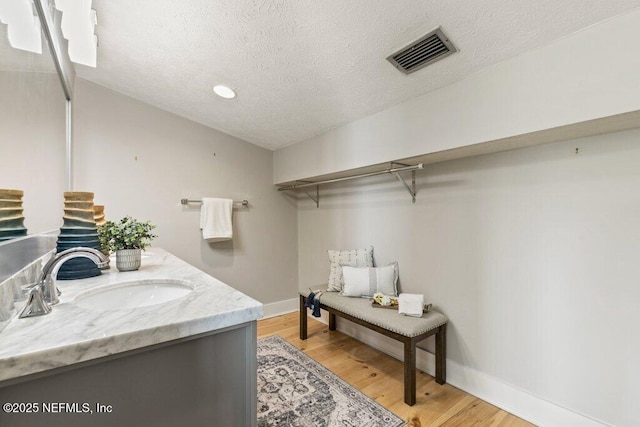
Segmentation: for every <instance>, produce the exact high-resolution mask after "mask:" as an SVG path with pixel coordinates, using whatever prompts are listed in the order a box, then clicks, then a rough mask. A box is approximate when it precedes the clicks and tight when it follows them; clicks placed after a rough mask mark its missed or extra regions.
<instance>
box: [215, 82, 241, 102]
mask: <svg viewBox="0 0 640 427" xmlns="http://www.w3.org/2000/svg"><path fill="white" fill-rule="evenodd" d="M213 91H214V92H215V93H216V95H218V96H221V97H222V98H225V99H233V98H235V97H236V93H235V91H234V90H233V89H231V88H230V87H228V86H225V85H215V86H214V87H213Z"/></svg>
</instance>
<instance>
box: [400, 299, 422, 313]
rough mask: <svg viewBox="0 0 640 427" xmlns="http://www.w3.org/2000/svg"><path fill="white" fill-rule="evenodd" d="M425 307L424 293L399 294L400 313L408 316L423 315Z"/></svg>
mask: <svg viewBox="0 0 640 427" xmlns="http://www.w3.org/2000/svg"><path fill="white" fill-rule="evenodd" d="M423 307H424V295H419V294H400V295H398V313H400V314H404V315H406V316H414V317H422V308H423Z"/></svg>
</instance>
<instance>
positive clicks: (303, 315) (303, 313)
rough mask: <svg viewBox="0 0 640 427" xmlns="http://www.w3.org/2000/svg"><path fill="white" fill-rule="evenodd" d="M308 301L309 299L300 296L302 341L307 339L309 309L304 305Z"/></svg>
mask: <svg viewBox="0 0 640 427" xmlns="http://www.w3.org/2000/svg"><path fill="white" fill-rule="evenodd" d="M306 301H307V298H306V297H305V296H303V295H300V339H301V340H306V339H307V307H305V306H304V303H305V302H306Z"/></svg>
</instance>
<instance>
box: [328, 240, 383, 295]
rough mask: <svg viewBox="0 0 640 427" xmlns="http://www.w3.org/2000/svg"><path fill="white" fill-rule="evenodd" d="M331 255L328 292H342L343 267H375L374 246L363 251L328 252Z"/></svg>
mask: <svg viewBox="0 0 640 427" xmlns="http://www.w3.org/2000/svg"><path fill="white" fill-rule="evenodd" d="M327 252H328V254H329V262H330V263H331V265H330V268H329V284H328V286H327V291H333V292H340V291H341V290H342V285H343V284H344V280H343V279H342V266H344V265H347V266H350V267H373V246H369V247H368V248H363V249H351V250H344V251H334V250H329V251H327Z"/></svg>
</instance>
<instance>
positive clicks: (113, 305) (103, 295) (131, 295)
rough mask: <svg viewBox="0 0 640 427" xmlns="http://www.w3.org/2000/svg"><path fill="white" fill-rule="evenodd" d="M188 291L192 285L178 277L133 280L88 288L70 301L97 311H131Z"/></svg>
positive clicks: (182, 295) (171, 299) (170, 298)
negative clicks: (177, 278)
mask: <svg viewBox="0 0 640 427" xmlns="http://www.w3.org/2000/svg"><path fill="white" fill-rule="evenodd" d="M191 291H193V287H192V286H190V285H189V284H188V283H186V282H182V281H179V280H168V279H166V280H163V279H155V280H136V281H135V282H124V283H118V284H116V285H109V286H102V287H100V288H96V289H92V290H90V291H87V292H84V293H82V294H80V295H78V296H77V297H76V298H75V299H74V300H73V303H74V304H75V305H78V306H80V307H84V308H89V309H94V310H101V311H108V310H131V309H133V308H138V307H146V306H149V305H155V304H162V303H165V302H169V301H173V300H175V299H178V298H182V297H184V296H185V295H188V294H189V293H190V292H191Z"/></svg>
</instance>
